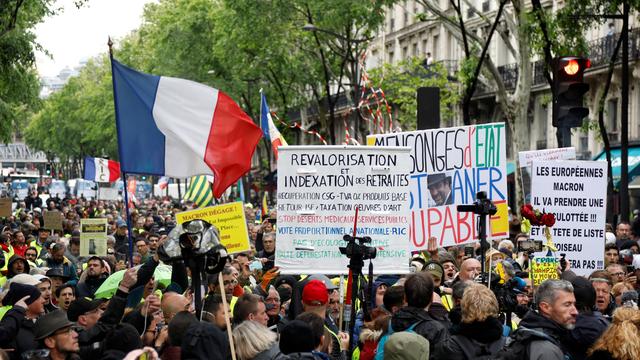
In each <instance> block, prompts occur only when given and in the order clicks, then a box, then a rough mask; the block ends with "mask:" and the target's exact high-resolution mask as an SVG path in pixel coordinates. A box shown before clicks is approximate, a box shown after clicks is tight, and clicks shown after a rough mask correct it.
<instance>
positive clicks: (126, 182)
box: [122, 172, 133, 267]
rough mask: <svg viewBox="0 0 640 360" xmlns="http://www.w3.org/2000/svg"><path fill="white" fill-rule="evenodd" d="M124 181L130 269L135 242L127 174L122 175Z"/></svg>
mask: <svg viewBox="0 0 640 360" xmlns="http://www.w3.org/2000/svg"><path fill="white" fill-rule="evenodd" d="M122 179H124V210H125V214H127V238H128V240H129V267H132V266H133V241H132V240H131V214H130V213H129V184H128V181H127V180H129V179H127V174H126V173H125V172H123V173H122Z"/></svg>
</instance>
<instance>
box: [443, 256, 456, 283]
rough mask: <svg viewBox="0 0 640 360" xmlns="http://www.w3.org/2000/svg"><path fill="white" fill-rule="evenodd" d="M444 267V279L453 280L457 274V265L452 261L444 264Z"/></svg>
mask: <svg viewBox="0 0 640 360" xmlns="http://www.w3.org/2000/svg"><path fill="white" fill-rule="evenodd" d="M442 267H443V268H444V280H445V281H451V280H453V278H454V277H455V276H456V271H457V269H456V266H455V265H454V264H453V263H452V262H451V261H449V262H446V263H444V264H442Z"/></svg>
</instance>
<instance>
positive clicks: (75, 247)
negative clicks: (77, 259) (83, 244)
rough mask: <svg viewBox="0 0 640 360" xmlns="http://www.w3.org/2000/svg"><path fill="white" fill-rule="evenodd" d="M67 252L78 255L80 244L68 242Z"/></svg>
mask: <svg viewBox="0 0 640 360" xmlns="http://www.w3.org/2000/svg"><path fill="white" fill-rule="evenodd" d="M69 252H70V253H71V255H74V256H78V255H80V244H76V243H71V244H69Z"/></svg>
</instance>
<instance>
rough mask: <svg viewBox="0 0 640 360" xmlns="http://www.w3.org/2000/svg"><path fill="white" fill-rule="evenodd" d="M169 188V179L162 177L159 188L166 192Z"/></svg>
mask: <svg viewBox="0 0 640 360" xmlns="http://www.w3.org/2000/svg"><path fill="white" fill-rule="evenodd" d="M167 186H169V178H168V177H166V176H163V177H161V178H160V180H158V187H159V188H160V190H164V189H166V188H167Z"/></svg>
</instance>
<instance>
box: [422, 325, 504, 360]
mask: <svg viewBox="0 0 640 360" xmlns="http://www.w3.org/2000/svg"><path fill="white" fill-rule="evenodd" d="M458 329H459V332H458V334H457V335H454V336H452V337H450V338H448V339H446V340H444V341H442V342H439V343H437V344H435V349H434V352H433V358H435V359H451V360H457V359H460V360H464V359H474V358H475V356H482V355H493V354H495V353H496V352H497V351H498V350H500V349H501V348H502V346H503V345H504V343H505V340H506V339H505V338H504V337H503V336H502V323H501V322H500V321H499V320H498V319H497V318H489V319H487V320H485V321H481V322H474V323H471V324H467V323H460V325H459V328H458ZM462 338H465V339H466V340H468V341H465V339H462ZM463 342H464V343H465V344H467V345H468V346H466V348H467V353H473V354H474V355H475V356H471V357H469V356H467V355H465V351H464V350H463V348H462V343H463Z"/></svg>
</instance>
